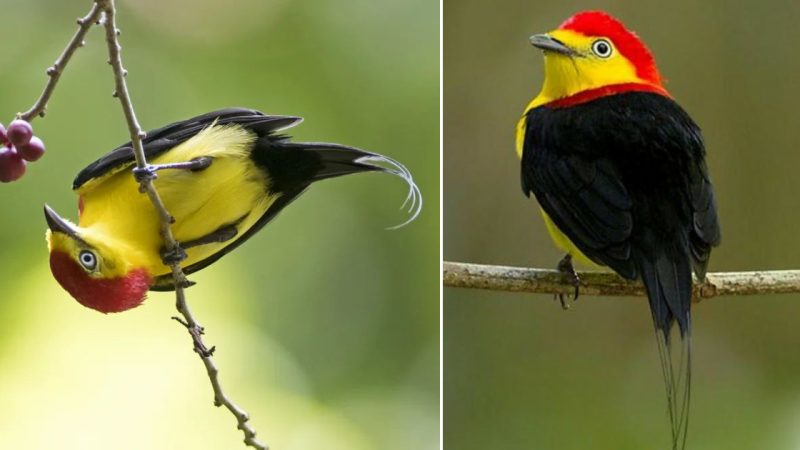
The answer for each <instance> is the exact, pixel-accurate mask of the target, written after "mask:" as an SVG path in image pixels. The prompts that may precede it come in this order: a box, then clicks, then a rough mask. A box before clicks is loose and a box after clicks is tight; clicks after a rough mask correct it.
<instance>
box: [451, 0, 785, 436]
mask: <svg viewBox="0 0 800 450" xmlns="http://www.w3.org/2000/svg"><path fill="white" fill-rule="evenodd" d="M587 8H600V9H604V10H607V11H609V12H611V13H612V14H614V15H616V16H618V17H620V18H621V19H623V21H624V22H625V23H626V24H628V25H629V26H630V27H631V28H632V29H634V30H636V31H638V33H639V35H640V36H641V37H642V38H643V39H644V40H645V42H646V43H647V44H648V45H649V47H650V48H651V50H652V51H653V52H654V53H655V55H656V58H657V61H658V63H659V67H660V69H661V72H662V74H663V75H664V76H665V77H666V79H667V80H668V84H667V87H668V89H669V90H670V91H671V93H672V94H673V95H674V96H675V98H676V99H677V100H678V101H679V102H680V103H681V104H682V105H683V106H684V107H685V108H686V109H687V110H688V111H689V113H690V114H691V115H692V116H693V117H694V118H695V120H696V121H697V122H698V123H699V124H700V126H701V127H702V128H703V130H704V133H705V137H706V143H707V149H708V163H709V167H710V170H711V174H712V177H713V179H714V182H715V185H716V187H717V193H718V199H719V213H720V216H721V221H722V234H723V238H722V246H721V247H720V248H718V249H717V250H716V251H715V252H714V253H713V255H712V257H711V265H710V269H711V270H712V271H733V270H757V269H800V238H798V235H797V223H798V221H800V209H798V204H800V203H798V186H800V181H799V180H798V166H800V151H798V149H800V138H798V133H797V131H798V124H800V108H798V107H797V105H798V100H799V99H800V82H798V80H800V58H798V57H797V55H798V42H800V27H798V26H797V23H798V20H800V3H797V2H789V1H783V2H777V1H772V2H765V1H755V0H745V1H740V2H727V1H722V0H710V1H704V2H696V1H688V0H673V1H670V2H656V1H610V0H599V1H593V2H582V1H573V0H565V1H558V2H530V1H521V0H505V1H502V2H486V1H483V0H445V2H444V145H445V148H444V193H445V203H444V256H445V259H447V260H454V261H469V262H476V263H491V264H505V265H519V266H532V267H545V268H554V267H555V265H556V263H557V262H558V260H559V259H560V257H561V254H560V253H559V252H558V250H556V248H555V247H554V246H553V245H552V244H551V242H550V240H549V238H548V237H547V234H546V232H545V230H544V227H543V223H542V220H541V217H540V216H539V213H538V211H537V205H536V202H535V200H533V199H526V198H525V197H524V196H523V195H522V193H521V191H520V182H519V165H518V164H519V163H518V161H517V159H516V156H515V154H514V144H513V139H514V125H515V124H516V121H517V119H518V118H519V117H520V114H521V113H522V109H523V108H524V107H525V105H526V104H527V103H528V101H529V100H530V99H531V98H532V97H533V96H534V95H535V94H536V93H537V92H538V90H539V87H540V86H541V83H542V75H543V67H542V66H543V63H542V56H541V53H540V52H539V51H537V50H536V49H534V48H532V47H531V46H530V44H529V43H528V36H530V35H531V34H534V33H540V32H546V31H549V30H552V29H554V28H556V27H557V26H558V25H559V24H560V23H561V22H562V21H563V20H564V19H566V18H567V17H569V16H570V15H571V14H573V13H575V12H577V11H579V10H582V9H587ZM444 294H445V298H444V313H445V315H444V328H445V335H444V367H445V377H444V386H445V388H444V396H445V400H444V411H445V420H444V425H445V430H444V441H445V447H446V449H448V450H455V449H458V450H472V449H488V448H492V449H500V448H502V449H505V450H509V449H523V448H524V449H614V450H617V449H637V450H638V449H659V448H661V449H663V448H668V447H669V434H668V433H669V432H668V430H669V428H668V420H667V416H666V401H665V395H664V387H663V384H662V380H661V372H660V370H659V364H658V358H657V356H656V355H657V352H656V345H655V342H654V341H655V339H654V336H653V330H652V325H651V321H650V314H649V312H648V310H647V305H646V302H645V301H644V300H643V299H638V298H637V299H614V298H596V297H595V298H593V297H585V298H581V299H580V300H579V301H578V304H577V305H575V306H574V307H573V308H572V309H571V310H569V311H567V312H564V311H562V310H561V308H560V306H559V305H558V304H557V303H554V302H553V301H552V297H551V296H547V295H541V296H540V295H524V294H502V293H493V292H486V291H468V290H457V289H445V291H444ZM798 320H800V296H798V295H784V296H754V297H741V298H733V297H723V298H717V299H713V300H710V301H707V302H704V303H702V304H699V305H696V306H695V308H694V321H693V322H694V323H693V324H694V378H693V380H692V388H693V398H692V408H691V414H690V427H689V445H688V448H690V449H756V448H758V449H798V448H800V350H798V349H799V348H800V327H798V325H797V323H798Z"/></svg>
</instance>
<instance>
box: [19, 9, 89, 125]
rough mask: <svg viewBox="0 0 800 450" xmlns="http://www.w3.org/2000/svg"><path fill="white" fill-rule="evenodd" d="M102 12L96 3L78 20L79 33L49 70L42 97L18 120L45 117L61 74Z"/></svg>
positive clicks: (73, 37) (76, 33)
mask: <svg viewBox="0 0 800 450" xmlns="http://www.w3.org/2000/svg"><path fill="white" fill-rule="evenodd" d="M101 12H102V10H101V8H100V5H99V4H97V3H95V4H94V5H92V9H91V10H90V11H89V14H87V15H86V16H85V17H82V18H79V19H78V31H76V32H75V35H74V36H72V39H70V41H69V44H67V47H66V48H64V51H63V52H61V55H59V57H58V59H56V62H55V63H53V65H52V66H50V67H49V68H48V69H47V76H49V77H50V79H49V80H48V81H47V84H46V85H45V86H44V90H43V91H42V95H40V96H39V98H38V99H37V100H36V103H34V104H33V106H31V109H29V110H27V111H25V112H22V113H17V118H18V119H23V120H27V121H28V122H30V121H32V120H33V119H35V118H36V117H37V116H39V117H44V113H45V110H46V109H47V102H48V101H49V100H50V96H51V95H53V91H54V90H55V88H56V84H57V83H58V79H59V78H60V77H61V73H62V72H63V71H64V68H65V67H66V66H67V63H68V62H69V60H70V58H72V54H73V53H75V50H77V49H78V48H79V47H83V38H84V37H85V36H86V33H87V32H88V31H89V28H91V27H92V25H93V24H94V23H95V22H97V19H98V18H100V13H101Z"/></svg>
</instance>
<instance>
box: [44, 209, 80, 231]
mask: <svg viewBox="0 0 800 450" xmlns="http://www.w3.org/2000/svg"><path fill="white" fill-rule="evenodd" d="M44 218H45V219H46V220H47V226H48V227H50V231H53V232H59V233H64V234H66V235H67V236H70V237H73V238H76V239H80V238H79V237H78V233H77V231H75V227H74V226H73V225H72V224H71V223H69V222H67V221H66V220H64V219H62V218H61V216H59V215H58V214H56V212H55V211H53V208H51V207H50V206H49V205H46V204H45V205H44Z"/></svg>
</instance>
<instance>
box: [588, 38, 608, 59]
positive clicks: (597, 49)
mask: <svg viewBox="0 0 800 450" xmlns="http://www.w3.org/2000/svg"><path fill="white" fill-rule="evenodd" d="M592 52H594V54H595V55H597V56H599V57H601V58H608V57H609V56H611V43H610V42H608V41H607V40H605V39H598V40H596V41H594V42H593V43H592Z"/></svg>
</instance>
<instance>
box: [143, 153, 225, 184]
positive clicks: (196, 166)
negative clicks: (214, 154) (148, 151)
mask: <svg viewBox="0 0 800 450" xmlns="http://www.w3.org/2000/svg"><path fill="white" fill-rule="evenodd" d="M212 161H213V158H211V157H210V156H201V157H199V158H194V159H192V160H190V161H186V162H176V163H166V164H148V165H147V166H145V167H142V168H140V167H135V168H134V169H133V177H134V178H135V179H136V181H137V182H139V183H141V182H143V181H147V180H155V179H156V178H158V175H157V174H156V172H158V171H159V170H166V169H181V170H190V171H192V172H197V171H200V170H203V169H207V168H208V167H209V166H211V162H212Z"/></svg>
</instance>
